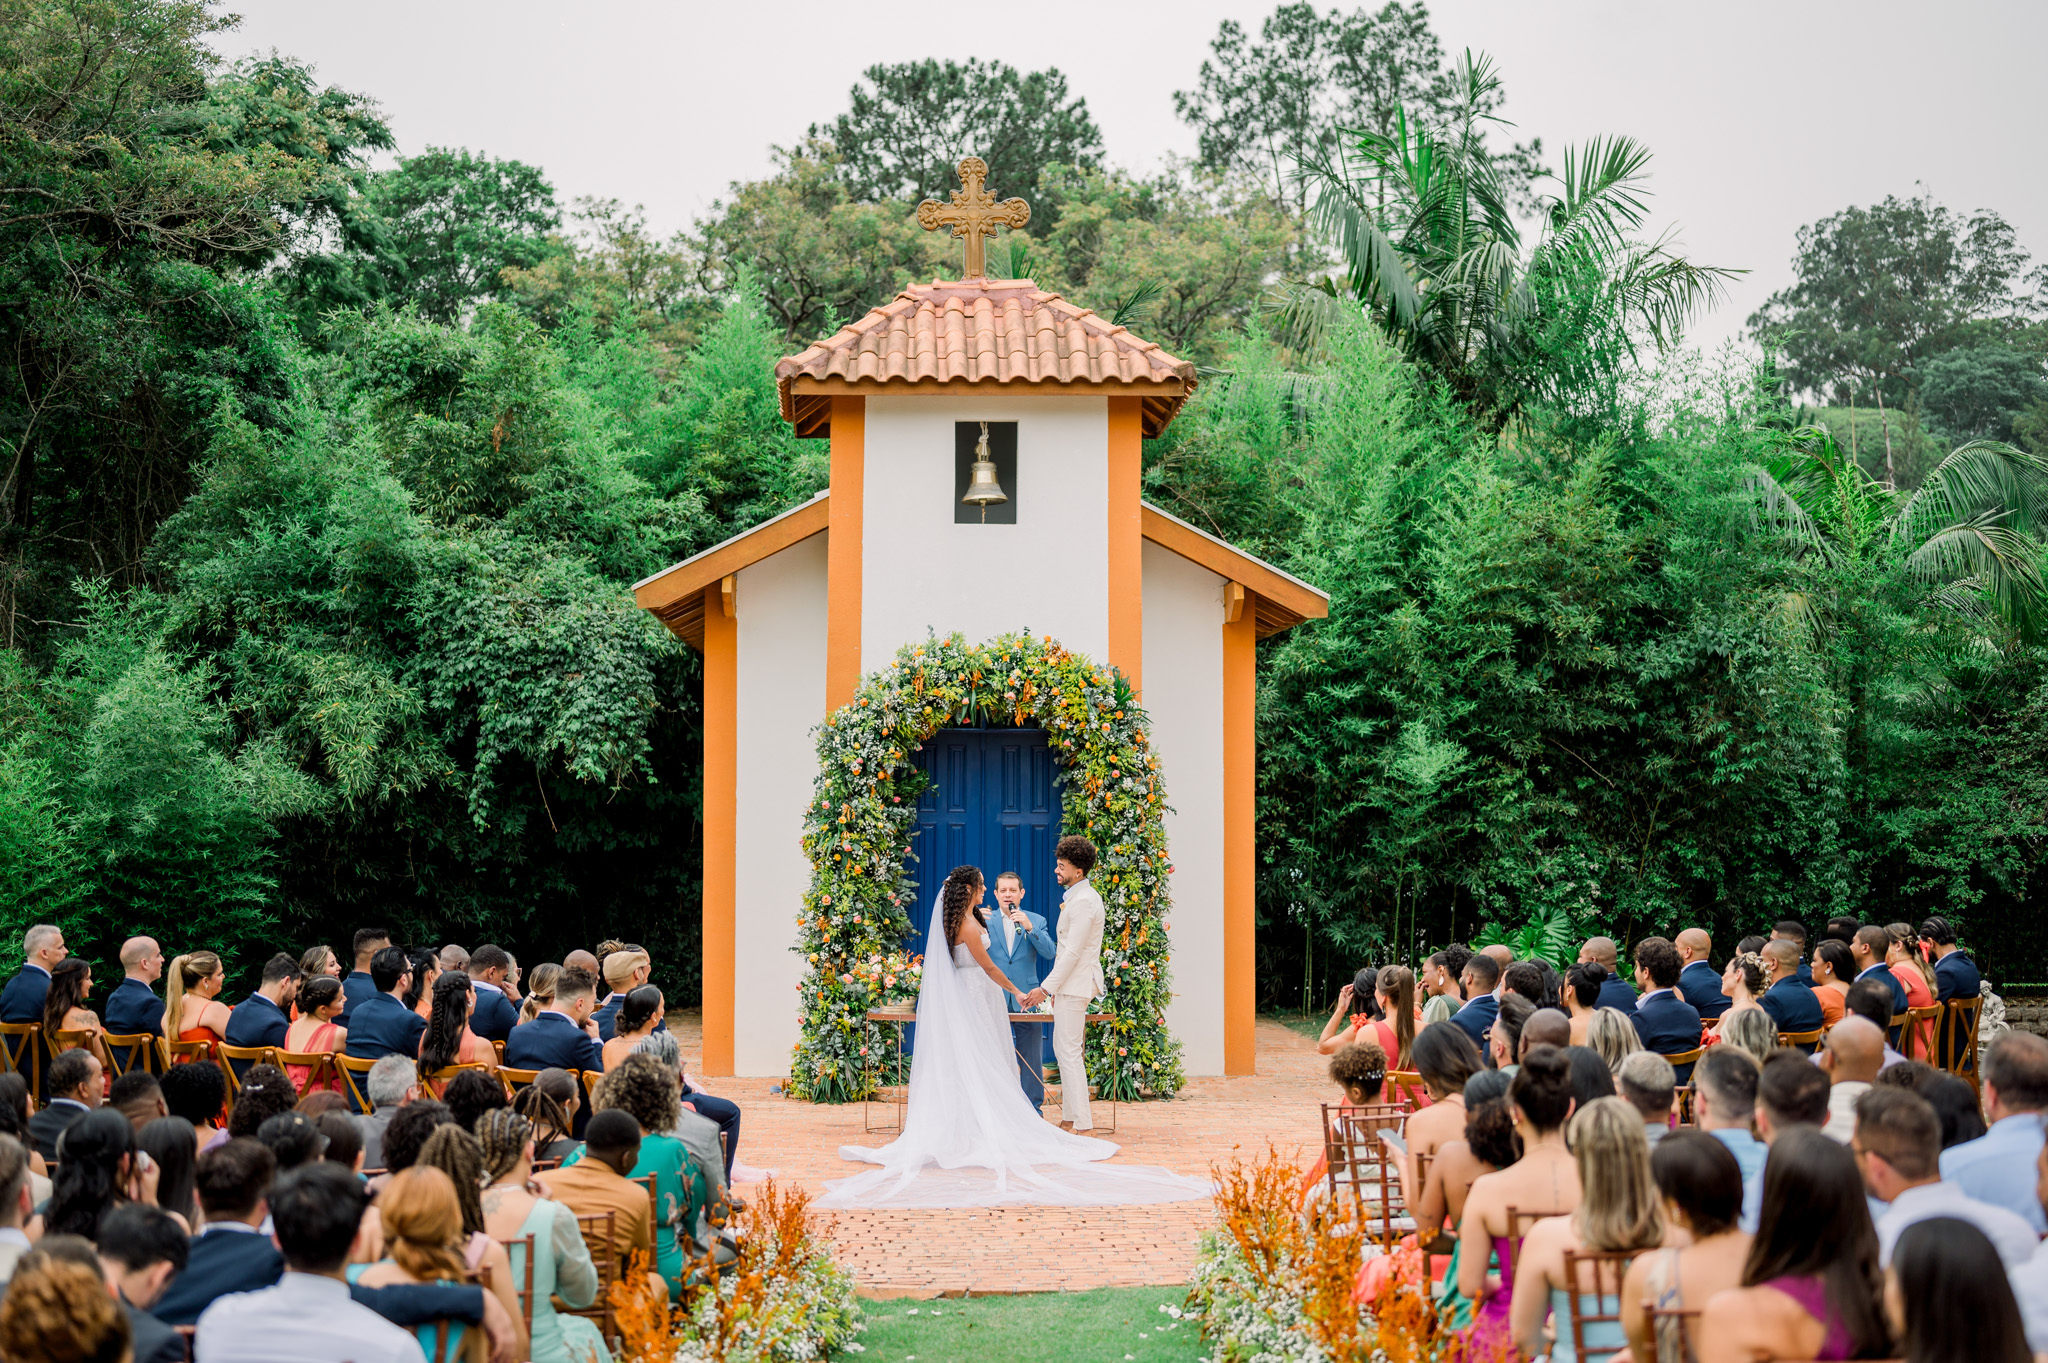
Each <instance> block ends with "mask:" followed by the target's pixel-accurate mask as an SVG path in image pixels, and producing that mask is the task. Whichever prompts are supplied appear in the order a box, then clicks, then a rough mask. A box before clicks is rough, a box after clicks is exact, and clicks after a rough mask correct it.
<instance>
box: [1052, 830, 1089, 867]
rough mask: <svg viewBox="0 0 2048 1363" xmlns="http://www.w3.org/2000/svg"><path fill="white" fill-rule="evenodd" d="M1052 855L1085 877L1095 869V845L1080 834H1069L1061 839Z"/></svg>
mask: <svg viewBox="0 0 2048 1363" xmlns="http://www.w3.org/2000/svg"><path fill="white" fill-rule="evenodd" d="M1052 854H1053V855H1054V856H1055V857H1058V858H1059V859H1060V860H1061V861H1064V862H1066V863H1067V864H1068V865H1069V866H1072V867H1073V868H1074V869H1075V870H1077V871H1079V872H1080V873H1081V874H1082V875H1084V876H1085V875H1087V874H1089V873H1090V872H1092V871H1093V870H1094V869H1095V844H1094V843H1092V842H1090V841H1088V839H1086V838H1084V837H1082V836H1081V835H1080V834H1079V833H1069V834H1067V836H1065V837H1064V838H1061V839H1060V843H1059V846H1057V847H1055V848H1053V849H1052Z"/></svg>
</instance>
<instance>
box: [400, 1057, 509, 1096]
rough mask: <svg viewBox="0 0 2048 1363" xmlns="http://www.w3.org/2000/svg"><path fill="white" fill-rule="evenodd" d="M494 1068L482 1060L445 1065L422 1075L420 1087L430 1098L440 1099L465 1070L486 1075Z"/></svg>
mask: <svg viewBox="0 0 2048 1363" xmlns="http://www.w3.org/2000/svg"><path fill="white" fill-rule="evenodd" d="M492 1068H493V1067H492V1066H490V1065H486V1064H484V1063H483V1061H481V1060H467V1061H464V1062H463V1063H461V1064H459V1065H444V1066H443V1067H442V1068H440V1069H438V1070H435V1071H434V1072H433V1073H432V1074H423V1075H421V1076H420V1086H421V1087H422V1088H424V1089H426V1091H427V1096H428V1097H430V1098H439V1097H440V1096H441V1095H442V1094H444V1093H446V1092H447V1091H448V1081H449V1080H451V1079H453V1078H454V1077H455V1076H456V1075H458V1074H460V1073H462V1072H463V1071H464V1070H483V1071H484V1072H485V1073H489V1072H490V1071H491V1069H492ZM506 1096H507V1097H510V1096H511V1095H510V1094H507V1095H506Z"/></svg>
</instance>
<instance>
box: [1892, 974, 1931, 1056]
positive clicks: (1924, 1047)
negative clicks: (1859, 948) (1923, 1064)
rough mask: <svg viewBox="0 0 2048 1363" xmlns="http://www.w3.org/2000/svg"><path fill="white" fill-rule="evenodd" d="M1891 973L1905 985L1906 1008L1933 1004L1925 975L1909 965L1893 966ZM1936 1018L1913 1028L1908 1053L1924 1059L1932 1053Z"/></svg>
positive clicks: (1926, 1006) (1925, 1006)
mask: <svg viewBox="0 0 2048 1363" xmlns="http://www.w3.org/2000/svg"><path fill="white" fill-rule="evenodd" d="M1892 974H1893V975H1895V976H1897V977H1898V981H1899V983H1900V984H1902V985H1904V986H1906V1006H1907V1007H1908V1008H1928V1007H1932V1006H1933V1004H1934V990H1933V989H1931V988H1929V987H1928V984H1927V977H1926V976H1925V975H1922V974H1921V973H1920V972H1919V971H1917V970H1915V969H1914V968H1913V967H1912V966H1909V965H1895V966H1893V967H1892ZM1938 1020H1939V1019H1936V1018H1929V1019H1928V1020H1927V1021H1925V1022H1923V1023H1921V1024H1920V1025H1919V1026H1918V1027H1916V1028H1914V1029H1913V1032H1914V1037H1913V1046H1912V1049H1910V1050H1908V1051H1907V1052H1906V1053H1907V1054H1908V1055H1916V1056H1919V1057H1920V1058H1921V1059H1922V1060H1925V1059H1926V1058H1927V1057H1928V1056H1930V1055H1933V1054H1934V1024H1935V1023H1936V1022H1937V1021H1938Z"/></svg>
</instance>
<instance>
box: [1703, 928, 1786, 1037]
mask: <svg viewBox="0 0 2048 1363" xmlns="http://www.w3.org/2000/svg"><path fill="white" fill-rule="evenodd" d="M1769 985H1770V973H1769V971H1768V970H1767V968H1766V967H1765V965H1764V958H1763V957H1762V956H1760V955H1758V954H1757V953H1756V952H1754V951H1738V952H1736V953H1735V954H1734V955H1733V956H1730V957H1729V958H1728V965H1727V968H1726V969H1724V970H1722V972H1721V994H1722V996H1723V997H1724V998H1726V999H1727V1000H1728V1003H1727V1006H1726V1007H1724V1008H1723V1009H1722V1010H1721V1015H1720V1017H1719V1018H1718V1019H1716V1021H1715V1023H1714V1025H1713V1026H1712V1027H1710V1028H1708V1029H1707V1035H1709V1036H1719V1037H1722V1038H1724V1039H1725V1038H1726V1036H1727V1026H1728V1022H1729V1020H1730V1019H1731V1018H1733V1017H1734V1016H1735V1015H1736V1014H1738V1013H1746V1012H1749V1011H1751V1010H1752V1009H1758V1008H1761V1007H1762V1005H1761V1004H1759V1003H1758V1002H1757V999H1758V998H1759V997H1761V996H1762V994H1763V992H1764V990H1765V989H1766V988H1768V987H1769ZM1765 1016H1769V1014H1766V1015H1765ZM1772 1044H1773V1045H1775V1044H1776V1043H1775V1042H1773V1043H1772Z"/></svg>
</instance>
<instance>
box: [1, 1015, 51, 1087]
mask: <svg viewBox="0 0 2048 1363" xmlns="http://www.w3.org/2000/svg"><path fill="white" fill-rule="evenodd" d="M4 1070H12V1071H14V1072H15V1073H16V1074H19V1075H20V1076H21V1077H22V1078H23V1079H25V1080H27V1081H28V1093H29V1097H31V1098H38V1099H39V1098H41V1096H42V1092H43V1025H42V1024H41V1023H39V1022H0V1071H4Z"/></svg>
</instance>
